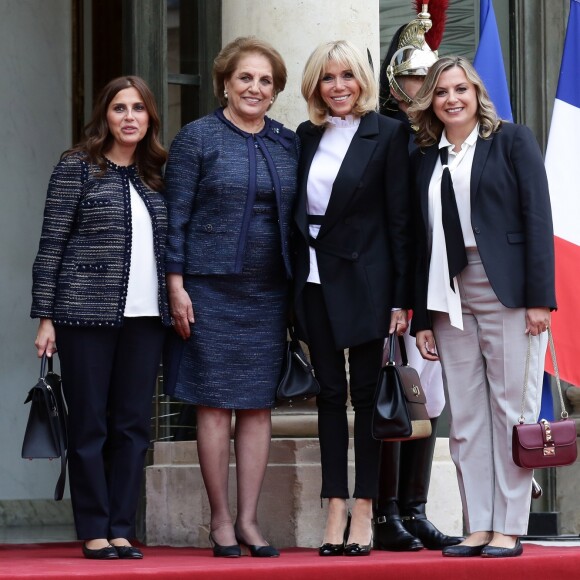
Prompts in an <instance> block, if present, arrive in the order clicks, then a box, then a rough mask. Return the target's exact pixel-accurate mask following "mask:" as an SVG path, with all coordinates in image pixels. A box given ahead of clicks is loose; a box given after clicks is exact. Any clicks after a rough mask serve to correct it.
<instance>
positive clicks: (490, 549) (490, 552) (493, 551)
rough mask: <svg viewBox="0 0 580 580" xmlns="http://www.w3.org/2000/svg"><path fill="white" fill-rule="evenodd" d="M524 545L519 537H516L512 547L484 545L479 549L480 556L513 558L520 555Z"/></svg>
mask: <svg viewBox="0 0 580 580" xmlns="http://www.w3.org/2000/svg"><path fill="white" fill-rule="evenodd" d="M523 551H524V547H523V546H522V543H521V542H520V539H519V538H517V539H516V545H515V546H514V547H513V548H500V547H499V546H485V548H483V550H482V551H481V556H482V558H513V557H515V556H521V555H522V553H523Z"/></svg>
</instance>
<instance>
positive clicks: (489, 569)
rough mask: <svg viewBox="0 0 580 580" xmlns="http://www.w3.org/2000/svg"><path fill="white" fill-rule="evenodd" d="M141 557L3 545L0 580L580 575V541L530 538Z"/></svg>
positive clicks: (485, 579) (154, 550) (172, 551)
mask: <svg viewBox="0 0 580 580" xmlns="http://www.w3.org/2000/svg"><path fill="white" fill-rule="evenodd" d="M143 553H144V555H145V558H144V559H143V560H137V561H129V560H123V561H120V560H116V561H115V560H114V561H111V562H97V561H94V560H93V561H91V560H86V559H84V558H83V557H82V555H81V549H80V544H78V543H69V544H30V545H10V544H4V545H0V580H15V579H19V580H22V579H24V578H27V579H41V578H42V579H43V580H49V579H56V578H58V579H59V580H62V579H65V578H74V579H78V578H92V579H94V578H107V579H111V580H131V579H134V580H139V579H142V578H160V579H163V580H189V579H197V578H199V579H202V578H203V579H208V578H210V579H211V580H222V579H223V580H260V579H264V580H270V579H272V578H275V579H280V580H361V579H362V580H374V579H377V580H388V579H396V580H417V579H418V578H424V579H425V580H464V579H465V580H517V579H519V578H529V579H534V578H544V579H546V580H552V579H562V578H570V579H572V578H578V577H579V574H580V573H579V566H580V547H552V546H549V547H545V546H538V545H533V544H527V545H525V547H524V554H523V556H520V557H519V558H505V559H497V560H494V559H483V558H457V559H456V558H444V557H443V556H441V554H440V553H439V552H431V551H428V550H423V551H421V552H419V553H415V554H409V553H406V554H404V553H402V554H401V553H396V552H377V551H375V552H373V553H372V554H371V555H370V556H369V557H360V558H352V557H350V558H349V557H346V556H341V557H338V558H320V557H319V556H318V553H317V552H316V550H310V549H302V548H293V549H287V550H282V556H281V557H280V558H273V559H259V558H250V557H243V558H237V559H225V558H213V557H212V555H211V552H210V551H209V550H202V549H196V548H166V547H161V548H159V547H145V548H143Z"/></svg>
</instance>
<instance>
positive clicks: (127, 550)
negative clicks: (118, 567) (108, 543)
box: [113, 545, 143, 560]
mask: <svg viewBox="0 0 580 580" xmlns="http://www.w3.org/2000/svg"><path fill="white" fill-rule="evenodd" d="M113 548H115V550H116V551H117V554H118V556H119V558H120V559H121V560H142V559H143V552H141V550H140V549H139V548H135V546H114V545H113Z"/></svg>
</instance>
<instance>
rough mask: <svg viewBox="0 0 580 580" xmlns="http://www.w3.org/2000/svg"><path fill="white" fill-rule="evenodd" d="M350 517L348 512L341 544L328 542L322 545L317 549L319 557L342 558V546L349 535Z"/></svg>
mask: <svg viewBox="0 0 580 580" xmlns="http://www.w3.org/2000/svg"><path fill="white" fill-rule="evenodd" d="M351 517H352V516H351V514H350V512H348V514H347V516H346V527H345V528H344V534H343V535H342V544H331V543H329V542H327V543H326V544H322V546H320V548H318V555H319V556H342V555H343V554H344V546H345V545H346V541H347V540H348V535H349V533H350V520H351Z"/></svg>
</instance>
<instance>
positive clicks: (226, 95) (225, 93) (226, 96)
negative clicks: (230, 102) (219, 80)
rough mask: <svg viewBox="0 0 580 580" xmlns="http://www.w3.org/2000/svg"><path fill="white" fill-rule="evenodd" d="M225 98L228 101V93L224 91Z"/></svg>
mask: <svg viewBox="0 0 580 580" xmlns="http://www.w3.org/2000/svg"><path fill="white" fill-rule="evenodd" d="M224 98H225V99H227V98H228V92H227V91H226V90H225V89H224Z"/></svg>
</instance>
